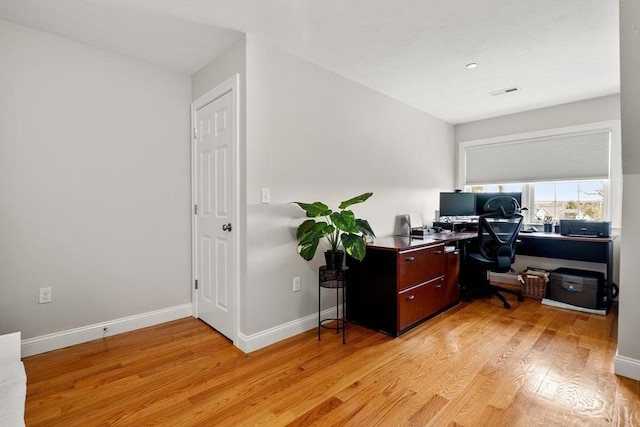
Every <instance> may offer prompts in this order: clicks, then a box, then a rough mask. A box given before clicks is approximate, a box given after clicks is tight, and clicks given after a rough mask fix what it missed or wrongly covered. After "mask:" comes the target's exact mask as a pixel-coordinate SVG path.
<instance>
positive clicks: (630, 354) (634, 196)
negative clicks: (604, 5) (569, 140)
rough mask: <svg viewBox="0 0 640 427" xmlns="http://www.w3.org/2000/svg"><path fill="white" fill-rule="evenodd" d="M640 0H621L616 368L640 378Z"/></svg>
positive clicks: (618, 372)
mask: <svg viewBox="0 0 640 427" xmlns="http://www.w3.org/2000/svg"><path fill="white" fill-rule="evenodd" d="M638 52H640V3H639V2H638V1H636V0H621V1H620V93H621V99H620V106H621V110H622V159H623V160H622V167H623V173H624V175H623V179H624V189H623V199H622V229H623V231H624V233H623V235H622V241H621V245H620V246H621V248H620V305H619V310H620V311H619V313H620V315H619V318H618V355H617V356H616V366H615V372H616V373H617V374H620V375H624V376H627V377H630V378H634V379H636V380H640V329H639V328H638V325H640V310H638V307H640V280H639V279H638V278H639V277H640V222H639V221H638V212H640V79H639V78H638V76H640V55H639V54H638Z"/></svg>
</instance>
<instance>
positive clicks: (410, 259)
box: [404, 256, 416, 261]
mask: <svg viewBox="0 0 640 427" xmlns="http://www.w3.org/2000/svg"><path fill="white" fill-rule="evenodd" d="M404 260H405V261H415V260H416V258H415V257H412V256H408V257H406V258H405V259H404Z"/></svg>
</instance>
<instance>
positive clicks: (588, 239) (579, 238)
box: [518, 232, 618, 243]
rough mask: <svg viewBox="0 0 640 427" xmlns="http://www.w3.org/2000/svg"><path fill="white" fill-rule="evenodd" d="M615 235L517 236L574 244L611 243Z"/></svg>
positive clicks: (522, 234) (545, 234)
mask: <svg viewBox="0 0 640 427" xmlns="http://www.w3.org/2000/svg"><path fill="white" fill-rule="evenodd" d="M616 237H618V236H616V235H613V236H609V237H586V236H585V237H582V236H563V235H562V234H558V233H542V232H536V233H520V234H519V235H518V238H519V239H527V238H529V239H556V240H569V241H574V242H600V243H604V242H613V241H614V240H615V239H616Z"/></svg>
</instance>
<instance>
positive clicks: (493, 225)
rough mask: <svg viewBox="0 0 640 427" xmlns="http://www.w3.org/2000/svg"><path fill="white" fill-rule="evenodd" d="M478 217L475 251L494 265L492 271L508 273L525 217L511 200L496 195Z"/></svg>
mask: <svg viewBox="0 0 640 427" xmlns="http://www.w3.org/2000/svg"><path fill="white" fill-rule="evenodd" d="M483 209H484V212H485V213H483V214H482V215H480V217H479V218H478V239H477V245H478V247H477V248H478V251H479V252H480V253H481V254H482V256H483V257H485V258H486V259H487V260H490V261H492V262H493V266H492V268H491V270H493V271H496V272H500V273H503V272H507V271H509V270H510V269H511V264H512V263H513V261H514V260H515V257H516V242H517V239H518V233H519V232H520V230H521V229H522V224H523V221H524V217H523V216H522V214H521V213H520V206H519V205H518V202H517V200H516V199H514V198H513V197H506V196H497V197H493V198H491V199H489V200H488V201H487V202H486V203H485V205H484V208H483Z"/></svg>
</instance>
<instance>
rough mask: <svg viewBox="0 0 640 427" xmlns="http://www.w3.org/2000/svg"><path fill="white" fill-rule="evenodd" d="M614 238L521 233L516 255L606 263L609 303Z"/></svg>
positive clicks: (611, 285) (611, 286)
mask: <svg viewBox="0 0 640 427" xmlns="http://www.w3.org/2000/svg"><path fill="white" fill-rule="evenodd" d="M616 237H617V236H615V235H614V236H610V237H578V236H563V235H561V234H556V233H520V236H519V239H520V241H521V244H519V245H518V246H517V248H516V254H517V255H528V256H537V257H545V258H559V259H570V260H574V261H587V262H595V263H601V264H606V266H607V267H606V268H607V277H606V281H607V292H608V296H609V301H610V300H611V292H612V289H613V242H614V240H615V239H616Z"/></svg>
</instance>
